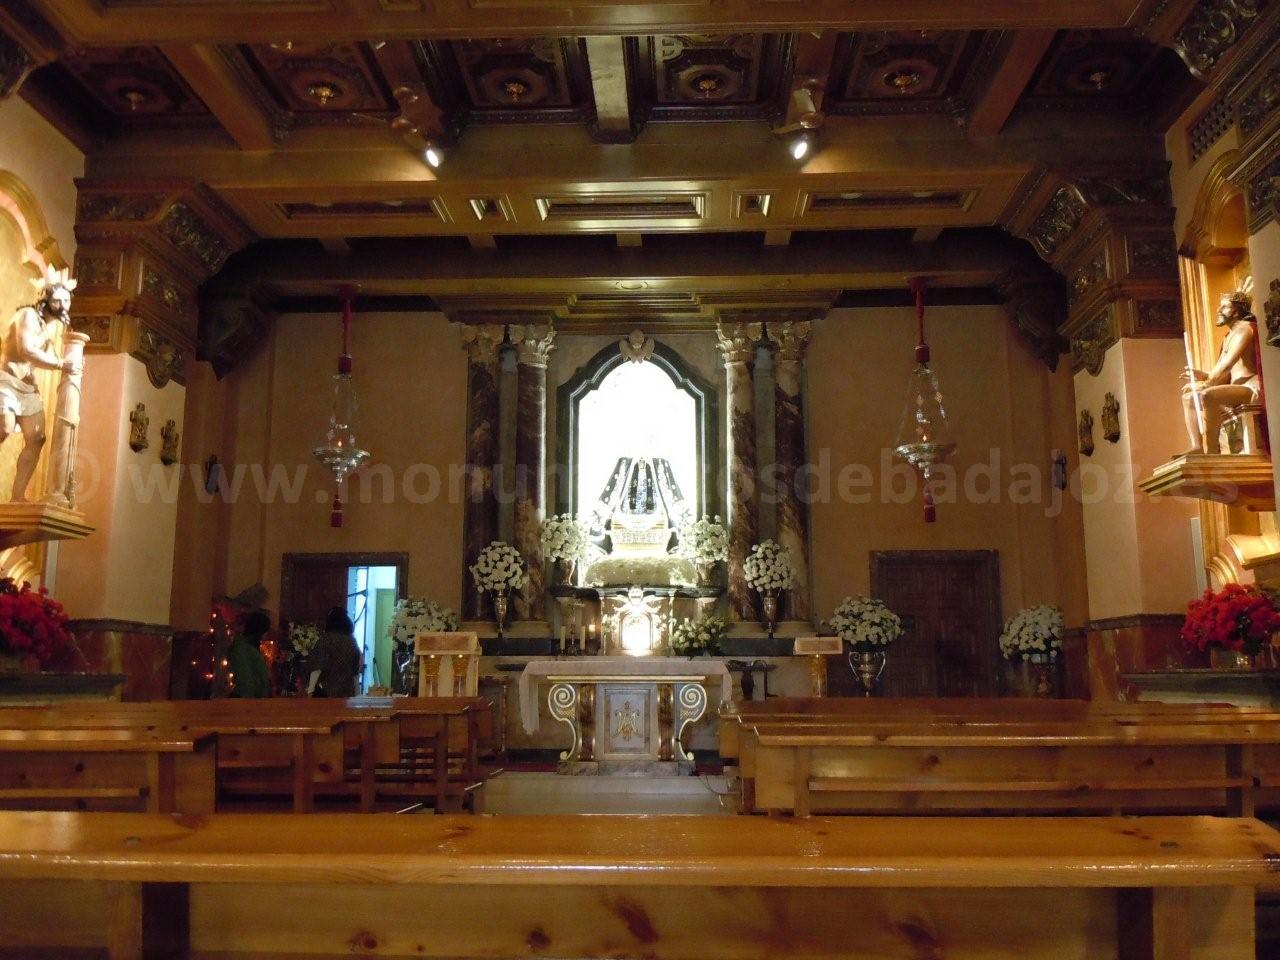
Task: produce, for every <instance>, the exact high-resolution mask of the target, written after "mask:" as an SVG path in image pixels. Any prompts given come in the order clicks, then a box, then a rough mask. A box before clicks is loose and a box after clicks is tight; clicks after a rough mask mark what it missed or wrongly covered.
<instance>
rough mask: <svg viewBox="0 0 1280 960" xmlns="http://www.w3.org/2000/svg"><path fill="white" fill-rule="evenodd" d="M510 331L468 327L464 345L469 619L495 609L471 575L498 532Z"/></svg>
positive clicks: (465, 607) (465, 606) (465, 601)
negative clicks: (501, 395) (502, 384)
mask: <svg viewBox="0 0 1280 960" xmlns="http://www.w3.org/2000/svg"><path fill="white" fill-rule="evenodd" d="M505 333H506V327H504V326H503V325H502V324H492V325H487V326H464V327H463V328H462V345H463V348H464V349H465V350H466V351H467V451H466V457H467V459H466V465H465V469H466V484H465V488H464V491H463V497H464V499H463V501H462V555H463V563H464V565H463V568H462V617H463V619H464V620H485V619H488V618H489V615H490V611H489V609H488V607H487V605H486V602H485V598H484V595H483V594H481V593H480V592H479V591H478V590H476V585H475V580H473V579H472V577H471V565H472V564H473V563H475V561H476V557H478V556H479V555H480V551H481V550H483V549H484V548H485V547H486V546H488V545H489V544H490V543H492V542H493V541H494V540H496V539H497V537H498V497H497V494H496V491H495V490H494V486H493V475H494V470H495V468H496V467H497V465H498V436H499V433H498V431H499V426H500V425H499V404H498V348H499V347H500V346H501V345H502V340H503V337H504V335H505Z"/></svg>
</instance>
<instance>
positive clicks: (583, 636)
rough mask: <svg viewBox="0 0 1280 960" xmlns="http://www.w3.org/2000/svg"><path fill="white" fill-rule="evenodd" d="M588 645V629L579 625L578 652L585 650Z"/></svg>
mask: <svg viewBox="0 0 1280 960" xmlns="http://www.w3.org/2000/svg"><path fill="white" fill-rule="evenodd" d="M586 645H587V628H586V627H584V626H581V625H579V627H578V650H579V651H581V650H583V649H584V648H585V647H586Z"/></svg>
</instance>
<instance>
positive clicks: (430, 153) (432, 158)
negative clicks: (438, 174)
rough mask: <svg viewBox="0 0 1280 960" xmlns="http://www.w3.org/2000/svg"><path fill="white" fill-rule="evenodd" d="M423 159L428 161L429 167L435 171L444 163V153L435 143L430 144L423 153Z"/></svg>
mask: <svg viewBox="0 0 1280 960" xmlns="http://www.w3.org/2000/svg"><path fill="white" fill-rule="evenodd" d="M422 159H423V160H425V161H427V166H429V167H431V168H432V169H433V170H438V169H440V165H441V164H442V163H444V151H443V150H441V149H440V147H439V146H437V145H436V144H434V143H428V144H427V146H426V148H425V149H423V151H422Z"/></svg>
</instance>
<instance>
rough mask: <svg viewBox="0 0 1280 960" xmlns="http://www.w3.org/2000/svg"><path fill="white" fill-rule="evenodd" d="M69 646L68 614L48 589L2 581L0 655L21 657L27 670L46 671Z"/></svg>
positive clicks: (0, 596)
mask: <svg viewBox="0 0 1280 960" xmlns="http://www.w3.org/2000/svg"><path fill="white" fill-rule="evenodd" d="M70 646H71V636H70V634H69V633H68V632H67V615H66V613H65V611H63V609H62V604H60V603H58V601H56V600H54V599H53V598H52V597H50V596H49V591H47V590H45V589H44V588H43V587H41V588H40V589H39V590H33V589H31V584H29V583H24V584H23V585H22V586H21V587H19V586H18V585H17V584H16V583H14V581H13V580H12V579H7V578H6V579H4V580H0V655H7V656H9V657H13V658H16V659H18V660H19V661H21V663H22V666H23V667H24V668H26V669H29V670H43V669H45V668H47V667H48V666H49V665H50V664H52V663H54V662H55V661H57V660H58V659H60V658H61V657H62V655H63V654H64V653H65V652H66V651H67V649H68V648H69V647H70Z"/></svg>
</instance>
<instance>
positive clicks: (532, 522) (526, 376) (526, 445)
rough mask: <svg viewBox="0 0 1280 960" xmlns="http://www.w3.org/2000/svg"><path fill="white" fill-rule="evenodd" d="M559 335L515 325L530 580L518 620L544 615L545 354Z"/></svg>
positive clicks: (519, 481) (519, 526)
mask: <svg viewBox="0 0 1280 960" xmlns="http://www.w3.org/2000/svg"><path fill="white" fill-rule="evenodd" d="M555 337H556V333H555V330H553V329H552V328H551V327H550V326H549V325H548V326H513V327H511V342H512V343H514V344H515V345H516V362H517V364H518V366H517V368H516V478H515V479H516V491H515V541H516V542H515V547H516V549H517V550H519V551H520V555H521V556H522V557H524V562H525V567H526V569H527V570H528V572H529V581H528V583H527V584H526V585H525V588H524V590H523V591H521V592H520V593H519V594H517V595H516V597H515V598H514V599H515V612H516V618H517V619H519V620H542V619H544V618H545V617H546V574H545V571H544V570H543V562H542V521H543V518H544V517H545V516H546V508H547V499H546V473H547V358H548V357H549V356H550V355H551V349H552V346H553V344H554V342H555Z"/></svg>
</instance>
